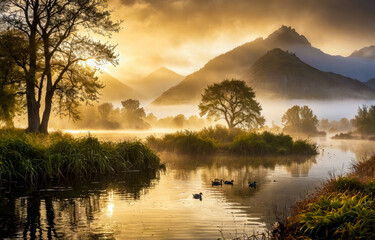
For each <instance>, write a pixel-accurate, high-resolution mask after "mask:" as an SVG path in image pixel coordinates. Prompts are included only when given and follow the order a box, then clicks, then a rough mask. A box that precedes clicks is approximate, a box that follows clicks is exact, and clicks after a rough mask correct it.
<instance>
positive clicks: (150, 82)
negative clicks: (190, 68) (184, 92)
mask: <svg viewBox="0 0 375 240" xmlns="http://www.w3.org/2000/svg"><path fill="white" fill-rule="evenodd" d="M183 78H184V76H182V75H180V74H178V73H175V72H173V71H172V70H170V69H168V68H166V67H161V68H159V69H157V70H155V71H154V72H152V73H150V74H149V75H148V76H146V77H145V78H143V79H139V80H137V81H133V82H129V84H131V86H132V87H133V88H134V89H136V90H137V91H138V92H140V93H142V95H143V96H145V97H144V100H146V101H150V100H153V99H155V98H156V97H158V96H160V94H162V93H163V92H164V91H166V90H168V89H169V88H171V87H173V86H174V85H176V84H178V83H179V82H181V80H182V79H183Z"/></svg>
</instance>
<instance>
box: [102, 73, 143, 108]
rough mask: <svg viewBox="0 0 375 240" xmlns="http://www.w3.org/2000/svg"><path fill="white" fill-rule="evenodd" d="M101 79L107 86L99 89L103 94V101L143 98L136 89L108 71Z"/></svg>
mask: <svg viewBox="0 0 375 240" xmlns="http://www.w3.org/2000/svg"><path fill="white" fill-rule="evenodd" d="M99 79H100V80H101V81H102V83H103V84H104V85H105V87H104V88H103V89H101V90H99V93H100V94H101V97H100V101H101V102H113V101H122V100H125V99H128V98H132V99H137V100H139V99H143V96H142V95H141V94H139V93H138V92H136V91H135V90H134V89H132V88H130V87H129V86H127V85H125V84H124V83H122V82H120V81H119V80H118V79H116V78H114V77H113V76H111V75H110V74H108V73H107V72H104V73H103V74H102V75H100V76H99Z"/></svg>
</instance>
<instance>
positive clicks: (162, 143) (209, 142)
mask: <svg viewBox="0 0 375 240" xmlns="http://www.w3.org/2000/svg"><path fill="white" fill-rule="evenodd" d="M147 145H148V146H150V147H151V148H152V149H154V150H156V151H159V152H162V151H168V152H176V153H182V154H212V153H215V152H228V153H232V154H241V155H267V154H275V155H285V154H304V155H305V154H311V155H313V154H316V153H317V146H316V144H313V143H310V142H308V141H306V140H296V141H294V140H293V139H292V137H290V136H289V135H284V134H273V133H270V132H263V133H254V132H247V131H244V130H240V129H233V130H229V129H227V128H224V127H220V126H217V127H215V128H212V127H211V128H206V129H203V130H201V131H199V132H193V131H179V132H176V133H172V134H166V135H164V136H163V137H161V138H156V137H154V136H150V137H148V138H147Z"/></svg>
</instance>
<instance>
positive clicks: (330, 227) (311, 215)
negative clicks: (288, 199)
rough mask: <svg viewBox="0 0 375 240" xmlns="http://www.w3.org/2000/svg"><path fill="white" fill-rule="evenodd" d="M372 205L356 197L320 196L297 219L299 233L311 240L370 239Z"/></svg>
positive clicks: (373, 216)
mask: <svg viewBox="0 0 375 240" xmlns="http://www.w3.org/2000/svg"><path fill="white" fill-rule="evenodd" d="M374 207H375V206H374V202H373V201H372V200H370V199H369V198H368V197H367V196H362V195H360V194H357V195H354V196H351V195H348V194H342V193H340V194H332V195H328V196H325V195H323V196H321V197H320V198H319V199H317V201H315V202H313V203H311V204H310V205H309V208H308V211H307V212H305V213H301V214H299V215H298V216H297V219H298V223H299V225H300V231H301V232H302V233H303V235H305V236H309V237H312V238H328V239H355V238H360V239H370V238H371V239H373V238H374V237H375V235H374V232H375V209H374Z"/></svg>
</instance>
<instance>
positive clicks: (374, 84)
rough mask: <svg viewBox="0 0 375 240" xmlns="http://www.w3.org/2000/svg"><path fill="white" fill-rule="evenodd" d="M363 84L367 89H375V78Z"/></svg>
mask: <svg viewBox="0 0 375 240" xmlns="http://www.w3.org/2000/svg"><path fill="white" fill-rule="evenodd" d="M365 84H366V86H367V87H370V88H372V89H375V78H372V79H370V80H368V81H367V82H365Z"/></svg>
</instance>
